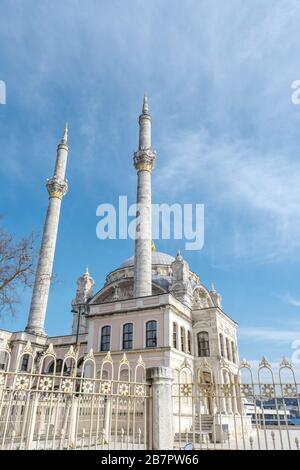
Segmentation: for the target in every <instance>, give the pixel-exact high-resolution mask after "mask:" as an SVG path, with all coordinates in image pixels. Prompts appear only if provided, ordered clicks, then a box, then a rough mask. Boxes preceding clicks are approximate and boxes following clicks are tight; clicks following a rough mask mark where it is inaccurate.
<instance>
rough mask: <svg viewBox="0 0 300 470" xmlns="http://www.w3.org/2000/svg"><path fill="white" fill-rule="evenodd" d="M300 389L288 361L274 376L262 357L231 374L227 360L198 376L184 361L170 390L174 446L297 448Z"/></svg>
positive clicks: (204, 364) (204, 368)
mask: <svg viewBox="0 0 300 470" xmlns="http://www.w3.org/2000/svg"><path fill="white" fill-rule="evenodd" d="M299 391H300V387H299V384H298V383H297V381H296V376H295V371H294V369H293V367H292V365H291V364H290V363H289V362H288V361H287V360H286V359H284V360H283V361H282V363H281V364H280V366H279V369H278V373H277V374H276V378H275V372H274V370H273V368H272V367H271V365H270V364H269V362H268V361H267V360H266V359H264V358H263V360H262V361H261V363H260V365H259V367H258V369H257V370H256V371H255V372H254V371H253V370H252V368H251V366H250V364H248V363H247V362H246V361H243V362H242V363H241V365H240V368H239V372H238V373H236V374H233V373H232V371H231V370H230V367H229V365H228V364H227V363H226V361H225V360H221V363H220V367H219V369H218V371H217V372H214V371H213V370H212V369H211V368H210V367H209V365H208V363H207V362H206V361H205V360H204V361H203V362H202V364H201V365H200V367H199V368H198V369H197V371H196V373H195V372H193V371H192V369H191V367H190V366H189V365H188V364H187V363H186V362H185V363H184V364H183V365H182V367H181V369H180V370H179V371H178V375H177V381H176V382H174V383H173V386H172V400H173V413H174V429H173V433H174V448H184V447H185V446H186V445H189V446H191V447H194V448H195V449H201V450H204V449H247V450H251V449H261V450H264V449H265V450H272V449H295V450H299V441H300V395H299Z"/></svg>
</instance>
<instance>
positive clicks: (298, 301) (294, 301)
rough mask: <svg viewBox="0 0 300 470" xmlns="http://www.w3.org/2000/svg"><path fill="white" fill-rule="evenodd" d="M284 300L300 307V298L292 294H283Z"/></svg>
mask: <svg viewBox="0 0 300 470" xmlns="http://www.w3.org/2000/svg"><path fill="white" fill-rule="evenodd" d="M282 300H283V301H284V302H285V303H286V304H288V305H293V306H294V307H300V299H299V298H296V297H294V296H292V295H291V294H289V293H287V294H285V295H284V296H282Z"/></svg>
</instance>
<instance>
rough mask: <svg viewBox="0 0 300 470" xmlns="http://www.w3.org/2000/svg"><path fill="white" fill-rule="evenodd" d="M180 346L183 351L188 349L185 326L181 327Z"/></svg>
mask: <svg viewBox="0 0 300 470" xmlns="http://www.w3.org/2000/svg"><path fill="white" fill-rule="evenodd" d="M180 348H181V351H183V352H185V351H186V346H185V329H184V328H183V326H181V327H180Z"/></svg>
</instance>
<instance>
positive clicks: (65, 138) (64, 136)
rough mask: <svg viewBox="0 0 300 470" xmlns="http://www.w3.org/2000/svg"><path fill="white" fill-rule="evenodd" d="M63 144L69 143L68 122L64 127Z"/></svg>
mask: <svg viewBox="0 0 300 470" xmlns="http://www.w3.org/2000/svg"><path fill="white" fill-rule="evenodd" d="M61 143H62V144H67V143H68V123H67V122H66V124H65V127H64V133H63V136H62V139H61Z"/></svg>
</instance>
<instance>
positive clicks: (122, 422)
mask: <svg viewBox="0 0 300 470" xmlns="http://www.w3.org/2000/svg"><path fill="white" fill-rule="evenodd" d="M0 353H1V354H2V356H5V360H4V361H3V360H2V363H3V364H4V369H3V370H1V371H0V449H143V448H145V445H146V444H145V443H146V439H147V419H146V415H147V414H146V407H147V406H148V405H147V402H148V400H149V388H148V386H147V384H146V383H145V365H144V363H143V361H142V358H141V357H140V359H139V360H138V362H137V364H136V365H135V367H134V370H133V371H132V368H131V367H130V364H129V361H128V359H127V358H126V355H125V354H124V355H123V358H122V360H121V361H120V362H119V364H117V367H115V364H114V362H113V360H112V358H111V355H110V353H108V354H107V355H106V357H105V358H104V359H103V360H102V362H101V365H100V369H98V371H97V370H96V361H95V357H94V355H93V352H92V351H90V352H89V354H87V355H86V356H85V358H84V361H83V363H81V364H80V368H79V363H78V362H77V355H76V353H75V352H74V350H73V348H72V347H71V348H70V350H69V351H68V353H67V354H66V355H65V357H64V359H63V361H62V364H60V367H59V369H60V371H58V370H57V369H58V367H57V363H58V362H57V359H56V354H55V351H54V349H53V347H52V345H50V346H49V348H48V349H47V351H46V352H45V353H44V354H43V355H42V356H39V355H38V354H36V353H35V352H34V351H33V349H32V347H31V345H30V343H28V344H27V345H26V347H25V348H24V349H23V351H22V353H21V354H20V355H19V357H18V360H17V367H16V370H14V371H12V370H11V367H10V362H11V353H10V350H9V348H8V346H7V345H4V347H2V349H0ZM24 357H26V361H27V360H28V364H27V371H22V370H21V369H22V364H23V360H24ZM49 370H51V372H49ZM44 371H47V373H45V372H44Z"/></svg>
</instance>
